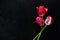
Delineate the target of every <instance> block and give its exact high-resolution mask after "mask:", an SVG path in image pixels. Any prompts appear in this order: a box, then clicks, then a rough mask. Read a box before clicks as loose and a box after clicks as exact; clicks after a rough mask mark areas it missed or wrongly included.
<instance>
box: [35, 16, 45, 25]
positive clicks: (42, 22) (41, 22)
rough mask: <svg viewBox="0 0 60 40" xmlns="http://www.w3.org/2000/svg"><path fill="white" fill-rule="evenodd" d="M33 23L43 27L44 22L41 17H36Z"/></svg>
mask: <svg viewBox="0 0 60 40" xmlns="http://www.w3.org/2000/svg"><path fill="white" fill-rule="evenodd" d="M35 23H37V24H38V25H40V26H43V25H44V20H43V19H42V18H41V17H39V16H38V17H36V21H35Z"/></svg>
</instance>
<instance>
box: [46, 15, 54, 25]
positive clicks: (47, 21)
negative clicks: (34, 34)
mask: <svg viewBox="0 0 60 40" xmlns="http://www.w3.org/2000/svg"><path fill="white" fill-rule="evenodd" d="M52 22H53V18H52V17H51V16H47V18H46V20H45V24H46V25H50V24H52Z"/></svg>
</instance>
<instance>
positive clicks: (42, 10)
mask: <svg viewBox="0 0 60 40" xmlns="http://www.w3.org/2000/svg"><path fill="white" fill-rule="evenodd" d="M36 10H37V13H38V15H39V16H44V15H45V14H46V12H47V11H48V8H45V7H44V6H39V7H36Z"/></svg>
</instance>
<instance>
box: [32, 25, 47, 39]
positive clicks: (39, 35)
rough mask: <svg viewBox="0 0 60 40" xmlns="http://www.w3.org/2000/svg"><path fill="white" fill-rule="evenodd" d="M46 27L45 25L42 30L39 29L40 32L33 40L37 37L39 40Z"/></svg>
mask: <svg viewBox="0 0 60 40" xmlns="http://www.w3.org/2000/svg"><path fill="white" fill-rule="evenodd" d="M46 27H47V25H45V26H44V27H43V28H41V31H40V32H39V33H38V34H37V35H36V36H35V37H34V39H33V40H35V39H36V38H37V37H38V38H37V40H39V38H40V37H41V34H42V32H43V30H44V29H45V28H46Z"/></svg>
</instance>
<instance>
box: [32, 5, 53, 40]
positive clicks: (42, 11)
mask: <svg viewBox="0 0 60 40" xmlns="http://www.w3.org/2000/svg"><path fill="white" fill-rule="evenodd" d="M36 10H37V13H38V16H37V17H36V20H35V22H34V23H37V24H38V25H39V26H43V27H41V30H40V32H39V33H38V34H37V35H36V36H35V37H34V39H33V40H35V39H37V40H39V39H40V36H41V34H42V32H43V31H44V29H45V28H46V27H47V25H51V24H52V22H53V18H52V17H51V16H47V17H46V19H45V21H44V19H43V16H44V15H45V14H46V12H47V11H48V8H45V7H44V6H39V7H36ZM44 22H45V25H44Z"/></svg>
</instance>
